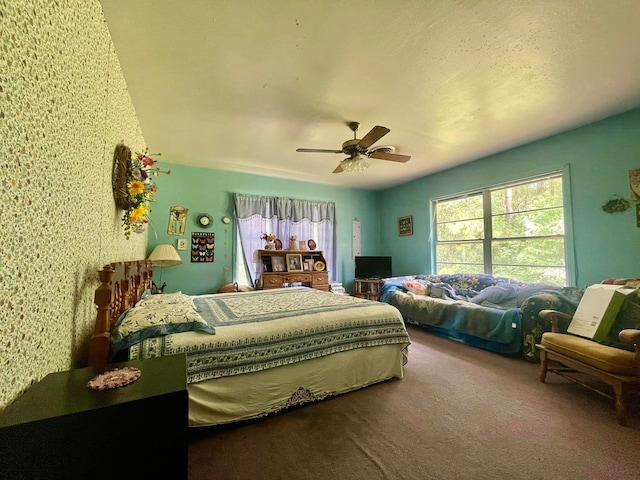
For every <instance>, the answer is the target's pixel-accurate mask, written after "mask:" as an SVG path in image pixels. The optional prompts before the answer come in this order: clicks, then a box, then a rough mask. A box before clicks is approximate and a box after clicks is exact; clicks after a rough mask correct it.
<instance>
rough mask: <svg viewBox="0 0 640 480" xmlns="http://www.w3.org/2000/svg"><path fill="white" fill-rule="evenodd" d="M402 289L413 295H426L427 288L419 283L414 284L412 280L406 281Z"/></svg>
mask: <svg viewBox="0 0 640 480" xmlns="http://www.w3.org/2000/svg"><path fill="white" fill-rule="evenodd" d="M402 285H403V286H404V288H406V289H407V290H408V291H410V292H411V293H415V294H416V295H428V294H429V292H428V291H427V287H426V286H425V285H423V284H422V283H420V282H414V281H412V280H407V281H406V282H404V283H403V284H402Z"/></svg>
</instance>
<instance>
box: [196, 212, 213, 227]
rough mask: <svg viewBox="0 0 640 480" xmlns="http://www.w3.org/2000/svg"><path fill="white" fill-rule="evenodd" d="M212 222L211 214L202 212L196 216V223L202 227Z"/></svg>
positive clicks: (208, 225)
mask: <svg viewBox="0 0 640 480" xmlns="http://www.w3.org/2000/svg"><path fill="white" fill-rule="evenodd" d="M212 222H213V218H211V215H207V214H206V213H203V214H202V215H200V216H199V217H198V224H199V225H200V226H201V227H203V228H209V227H210V226H211V223H212Z"/></svg>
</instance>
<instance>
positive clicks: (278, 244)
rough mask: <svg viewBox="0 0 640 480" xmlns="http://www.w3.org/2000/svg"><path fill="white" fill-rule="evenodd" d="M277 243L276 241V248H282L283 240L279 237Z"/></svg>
mask: <svg viewBox="0 0 640 480" xmlns="http://www.w3.org/2000/svg"><path fill="white" fill-rule="evenodd" d="M275 243H276V250H282V240H280V239H279V238H276V240H275Z"/></svg>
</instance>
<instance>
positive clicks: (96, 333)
mask: <svg viewBox="0 0 640 480" xmlns="http://www.w3.org/2000/svg"><path fill="white" fill-rule="evenodd" d="M98 275H99V276H100V286H99V287H98V288H97V289H96V292H95V296H94V303H95V304H96V305H97V306H98V311H97V314H96V323H95V326H94V329H93V335H92V336H91V340H90V342H89V366H90V367H97V366H100V365H104V364H106V363H109V352H110V347H111V330H112V329H113V327H114V325H115V323H116V321H117V320H118V317H119V316H120V314H121V313H122V312H124V311H125V310H126V309H127V308H129V307H132V306H133V305H135V303H136V302H137V301H138V300H140V298H141V297H142V294H143V293H144V291H145V290H147V289H149V288H151V284H152V277H153V268H152V264H151V261H150V260H137V261H132V262H119V263H108V264H106V265H105V266H104V267H102V269H101V270H98Z"/></svg>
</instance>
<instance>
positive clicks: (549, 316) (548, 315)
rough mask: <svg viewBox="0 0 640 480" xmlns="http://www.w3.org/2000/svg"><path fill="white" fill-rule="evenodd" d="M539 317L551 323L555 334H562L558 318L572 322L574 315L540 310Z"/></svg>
mask: <svg viewBox="0 0 640 480" xmlns="http://www.w3.org/2000/svg"><path fill="white" fill-rule="evenodd" d="M538 316H539V317H540V318H541V319H543V320H545V321H547V322H550V323H551V331H552V332H554V333H559V332H560V329H559V328H558V318H564V319H566V320H571V319H572V318H573V315H569V314H567V313H564V312H559V311H558V310H540V313H538Z"/></svg>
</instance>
